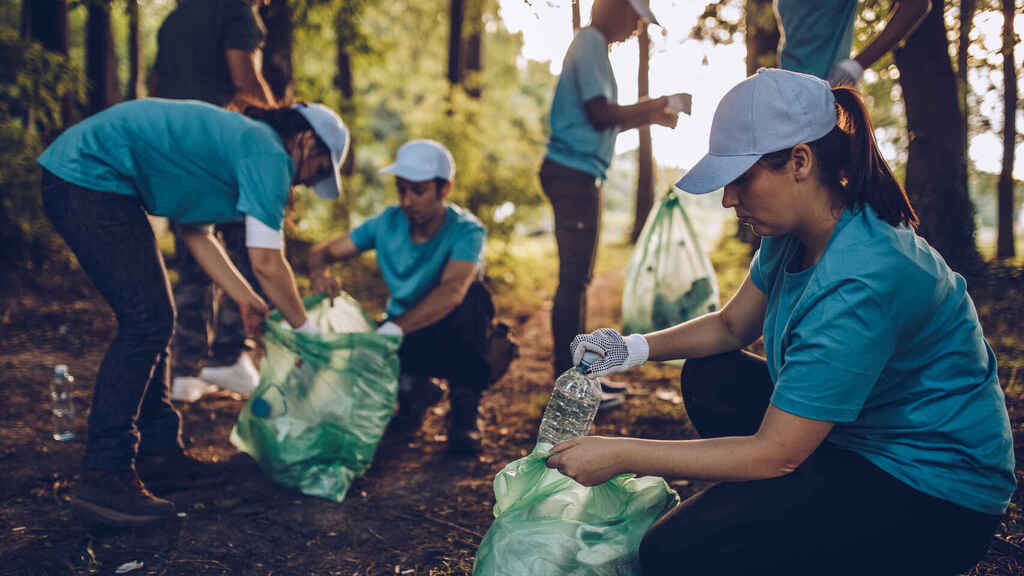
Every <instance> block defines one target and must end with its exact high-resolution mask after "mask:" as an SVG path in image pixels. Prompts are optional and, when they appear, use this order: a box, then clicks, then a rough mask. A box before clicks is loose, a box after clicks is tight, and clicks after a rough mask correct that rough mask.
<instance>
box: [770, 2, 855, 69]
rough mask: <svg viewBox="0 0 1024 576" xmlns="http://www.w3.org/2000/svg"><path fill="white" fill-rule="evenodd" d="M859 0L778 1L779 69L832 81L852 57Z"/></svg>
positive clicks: (776, 6) (776, 12) (776, 5)
mask: <svg viewBox="0 0 1024 576" xmlns="http://www.w3.org/2000/svg"><path fill="white" fill-rule="evenodd" d="M857 2H858V0H775V14H776V15H777V16H778V20H779V32H780V33H781V34H782V41H781V43H780V44H781V45H780V49H779V66H780V67H781V68H783V69H785V70H792V71H794V72H803V73H804V74H812V75H814V76H817V77H818V78H828V73H829V72H830V71H832V68H833V67H834V66H835V65H836V63H838V62H839V61H840V60H845V59H847V58H849V57H850V48H851V47H852V46H853V24H854V20H855V19H856V18H857Z"/></svg>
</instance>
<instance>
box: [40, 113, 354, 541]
mask: <svg viewBox="0 0 1024 576" xmlns="http://www.w3.org/2000/svg"><path fill="white" fill-rule="evenodd" d="M347 150H348V131H347V130H346V128H345V125H344V124H343V123H342V121H341V118H340V117H338V115H337V114H336V113H334V112H333V111H331V110H330V109H328V108H326V107H324V106H322V105H319V104H309V105H306V104H297V105H295V106H293V107H285V108H279V109H266V110H264V109H250V110H248V111H247V112H246V115H242V114H238V113H236V112H231V111H228V110H225V109H222V108H218V107H215V106H212V105H208V104H203V103H199V102H192V101H172V100H159V99H147V100H137V101H132V102H126V103H124V104H120V105H117V106H114V107H112V108H109V109H107V110H105V111H103V112H101V113H99V114H96V115H95V116H92V117H90V118H88V119H86V120H84V121H82V122H81V123H79V124H77V125H75V126H72V127H71V128H69V129H68V130H67V131H66V132H64V134H62V135H61V136H60V138H58V139H57V140H56V141H55V142H54V143H53V144H52V145H51V146H50V147H49V148H47V149H46V151H45V152H44V153H43V155H42V156H40V158H39V163H40V164H41V165H42V166H43V168H44V171H43V192H42V194H43V206H44V208H45V210H46V214H47V216H49V218H50V220H51V221H52V222H53V225H54V227H55V228H56V229H57V231H58V232H59V233H60V234H61V236H63V237H64V240H65V241H66V242H67V244H68V246H70V248H71V250H72V251H73V252H74V253H75V255H76V256H77V257H78V261H79V263H80V264H81V266H82V269H83V270H85V272H86V274H87V275H88V276H89V279H90V280H91V281H92V283H93V284H94V285H95V286H96V288H97V289H98V290H99V292H100V294H102V295H103V297H104V298H105V299H106V300H107V302H108V303H109V304H110V307H111V308H112V309H113V311H114V314H115V315H116V316H117V322H118V331H117V336H116V337H115V338H114V341H113V342H112V343H111V344H110V348H109V349H108V350H107V353H106V356H105V357H104V359H103V363H102V365H101V366H100V369H99V373H98V374H97V377H96V388H95V390H94V392H93V401H92V410H91V413H90V415H89V436H88V441H87V444H86V451H85V458H84V462H83V468H84V469H83V474H82V482H81V484H80V485H79V487H78V489H77V491H76V493H75V496H74V498H73V500H72V502H73V504H74V506H75V508H76V509H77V510H78V511H79V512H81V513H83V514H85V515H87V516H89V517H91V518H93V519H95V520H98V521H101V522H104V523H109V524H124V525H138V524H146V523H150V522H154V521H158V520H160V519H163V518H167V517H169V516H171V517H173V516H174V506H173V504H172V503H170V502H168V501H166V500H163V499H160V498H156V497H154V496H153V495H152V494H151V493H150V492H149V491H148V490H147V489H146V488H145V487H144V485H143V483H142V482H141V481H140V479H139V475H138V474H137V473H136V454H138V461H137V464H138V470H139V471H140V472H141V475H142V477H143V479H144V480H145V482H146V485H150V486H153V485H156V484H158V483H159V484H163V485H164V486H166V487H167V488H172V487H174V486H175V485H182V484H187V483H188V482H189V481H190V480H194V479H195V476H196V474H197V473H198V471H200V470H201V469H202V468H203V467H202V466H199V465H198V463H197V462H196V461H194V460H192V459H190V458H188V457H186V456H185V455H184V452H183V449H182V443H181V436H180V418H179V415H178V413H177V412H176V411H175V410H174V408H173V407H172V405H171V401H170V395H169V372H168V354H169V350H170V348H169V345H170V340H171V335H172V332H173V330H174V315H175V310H174V304H173V300H172V298H171V293H170V286H169V283H168V279H167V272H166V269H165V267H164V262H163V258H162V257H161V255H160V250H159V249H158V247H157V244H156V239H155V237H154V234H153V230H152V228H151V227H150V225H149V221H148V219H147V213H148V214H153V215H156V216H166V217H167V218H169V219H170V220H172V221H174V222H175V223H177V224H179V228H180V229H181V230H182V232H181V233H182V234H183V235H184V239H185V244H186V245H187V246H188V249H189V250H190V251H191V252H192V254H193V255H194V256H195V259H196V261H197V262H199V264H200V266H202V268H203V270H205V271H206V273H207V274H209V275H210V278H211V279H212V280H213V281H214V282H216V283H217V285H218V286H220V287H221V288H222V289H223V290H224V292H225V293H226V294H227V295H228V296H229V297H231V298H232V299H233V300H234V301H235V302H237V303H238V307H239V309H240V310H241V312H242V315H243V319H244V322H245V326H246V330H247V331H249V332H250V333H251V332H252V331H253V330H254V329H256V328H257V327H258V326H259V324H260V322H262V319H263V316H264V314H265V313H266V311H267V305H266V303H265V302H264V301H263V299H262V298H260V296H259V295H257V294H256V292H254V291H253V289H252V287H251V286H250V285H249V284H248V283H247V282H246V280H245V279H244V277H243V276H242V275H240V274H239V272H238V270H237V269H236V268H235V267H234V266H233V265H232V263H231V261H230V260H229V259H228V257H227V255H226V254H225V252H224V250H223V248H222V247H221V246H220V244H219V243H218V242H217V241H216V240H215V239H214V238H213V236H212V234H211V232H210V230H209V228H208V227H207V226H206V225H209V224H215V223H219V222H226V221H232V220H241V219H244V220H245V223H246V246H247V247H248V249H249V255H250V258H251V261H252V267H253V271H254V273H255V275H256V278H257V279H258V280H259V282H260V285H261V287H262V288H263V292H264V293H265V294H266V295H267V297H268V298H269V299H270V302H271V304H273V305H274V306H276V307H277V308H278V309H279V310H280V311H281V313H282V315H283V316H284V318H285V319H286V320H287V321H288V323H289V324H291V326H293V327H295V328H296V329H307V330H308V326H307V324H306V322H307V319H306V312H305V309H304V308H303V306H302V301H301V300H300V299H299V293H298V290H297V289H296V286H295V279H294V277H293V275H292V271H291V268H290V266H289V265H288V262H287V261H286V260H285V257H284V244H283V235H282V232H281V225H282V221H283V219H284V213H285V206H286V204H287V203H288V200H289V197H290V194H291V188H292V186H293V185H296V184H305V185H310V186H313V188H314V190H315V191H316V192H317V194H318V195H320V196H322V197H326V198H337V197H338V194H339V190H340V181H339V180H338V178H339V176H338V167H339V165H340V164H341V162H342V160H343V158H344V156H345V154H346V153H347Z"/></svg>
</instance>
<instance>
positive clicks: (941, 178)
mask: <svg viewBox="0 0 1024 576" xmlns="http://www.w3.org/2000/svg"><path fill="white" fill-rule="evenodd" d="M893 60H894V61H895V63H896V66H897V68H899V72H900V86H901V87H902V89H903V99H904V102H905V104H906V113H907V132H908V133H909V135H910V149H909V153H908V157H907V175H906V188H907V194H908V195H909V196H910V199H911V201H912V202H913V204H914V208H915V209H916V211H917V215H918V217H919V219H920V221H921V223H920V226H919V228H918V232H919V233H920V234H921V235H922V236H924V237H925V238H926V239H927V240H928V242H929V243H930V244H931V245H932V246H933V247H935V249H936V250H938V251H939V253H941V254H942V256H943V257H944V258H945V259H946V261H947V262H948V263H949V265H950V266H951V267H952V268H953V269H954V270H956V271H958V272H961V273H965V274H967V273H973V272H976V271H978V270H979V266H980V264H981V257H980V256H979V254H978V249H977V247H976V246H975V244H974V206H973V204H972V203H971V199H970V197H969V196H968V195H967V157H966V153H965V151H964V148H963V145H962V143H963V137H962V134H961V130H962V127H961V124H960V122H950V119H952V118H956V119H959V118H960V105H959V98H958V93H957V83H956V76H955V75H954V74H953V64H952V61H951V60H950V58H949V41H948V39H947V38H946V28H945V25H944V23H943V10H942V7H941V5H938V6H935V7H933V8H932V10H931V12H929V13H928V16H927V17H925V19H924V21H922V22H921V24H920V25H919V26H918V27H917V30H915V31H914V33H913V34H911V35H910V37H909V38H907V41H906V43H905V44H904V45H903V47H902V48H898V49H897V50H895V51H894V52H893Z"/></svg>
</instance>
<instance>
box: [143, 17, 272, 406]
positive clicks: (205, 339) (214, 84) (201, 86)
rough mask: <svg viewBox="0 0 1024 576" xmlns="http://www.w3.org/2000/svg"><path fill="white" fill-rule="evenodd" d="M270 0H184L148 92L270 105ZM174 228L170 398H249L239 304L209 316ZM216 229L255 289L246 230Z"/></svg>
mask: <svg viewBox="0 0 1024 576" xmlns="http://www.w3.org/2000/svg"><path fill="white" fill-rule="evenodd" d="M267 1H268V0H183V1H182V2H181V3H180V4H179V5H178V7H177V8H175V9H174V11H173V12H171V13H170V15H168V16H167V18H166V19H165V20H164V23H163V24H162V25H161V26H160V32H159V35H158V36H157V47H158V52H157V58H156V64H155V67H154V72H153V74H152V75H150V94H151V95H154V96H159V97H161V98H174V99H186V100H202V101H204V102H209V103H211V104H215V105H217V106H226V105H228V104H229V103H231V102H232V101H234V100H245V101H248V102H252V103H257V104H262V105H264V106H271V105H273V104H274V97H273V95H272V94H271V91H270V87H269V86H268V85H267V82H266V80H264V79H263V75H262V74H261V73H260V67H261V66H260V60H261V53H260V47H261V46H262V45H263V39H264V36H265V35H266V30H265V28H264V26H263V23H262V22H261V21H260V17H259V14H258V13H257V11H256V10H257V7H258V6H259V5H261V4H266V3H267ZM174 230H175V254H176V258H175V261H176V264H177V266H176V267H177V270H178V282H177V284H176V285H175V288H174V301H175V305H176V307H177V309H178V323H177V326H176V330H175V333H176V335H177V338H175V347H174V354H173V367H172V369H171V370H172V373H173V379H172V385H171V398H173V399H174V400H178V401H190V402H191V401H195V400H198V399H199V398H200V397H201V396H202V395H203V394H205V393H206V392H208V391H211V390H214V389H215V388H214V386H213V385H216V386H220V387H221V388H226V389H229V390H234V391H235V392H238V393H240V394H243V395H248V394H249V393H250V392H252V390H254V389H255V388H256V385H257V384H258V383H259V375H258V373H257V372H256V367H255V366H254V365H253V362H252V359H251V358H250V357H249V355H248V354H247V353H246V352H247V350H248V348H249V343H248V340H247V334H246V333H245V330H244V328H243V326H242V321H241V316H240V315H239V311H238V307H237V306H236V305H235V303H234V302H233V301H232V300H231V299H229V298H221V299H220V300H219V301H218V302H217V303H216V307H217V313H216V314H214V305H215V303H214V291H213V284H212V282H211V281H210V278H209V276H207V274H206V273H205V272H203V269H202V268H201V267H200V266H199V264H198V263H197V262H196V260H195V258H193V257H192V254H191V253H190V252H189V250H188V249H187V248H186V247H185V243H184V241H183V240H182V237H181V235H180V234H178V233H177V229H176V228H174ZM215 231H216V232H218V233H219V236H220V240H221V241H222V242H223V244H224V247H225V248H226V249H227V252H228V254H229V255H230V256H231V260H232V261H233V262H234V263H235V265H236V266H237V267H238V269H239V271H240V272H241V273H242V275H243V276H244V277H245V278H246V279H247V280H248V281H249V283H250V284H252V285H253V286H259V284H258V283H257V282H255V281H254V276H253V272H252V265H251V263H250V262H249V256H248V252H247V251H246V249H245V225H244V224H243V223H242V222H241V221H238V222H224V223H220V224H218V225H217V226H216V227H215ZM215 236H216V234H215ZM211 329H212V330H211ZM211 332H212V334H213V342H212V346H211V343H210V342H209V338H210V334H211ZM204 364H206V366H205V367H204Z"/></svg>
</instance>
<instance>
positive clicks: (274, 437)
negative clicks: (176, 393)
mask: <svg viewBox="0 0 1024 576" xmlns="http://www.w3.org/2000/svg"><path fill="white" fill-rule="evenodd" d="M305 305H306V311H307V316H308V317H309V319H310V321H311V322H312V323H313V325H315V326H317V327H318V328H319V329H320V333H319V334H314V335H310V334H300V333H298V332H295V331H293V330H291V329H289V328H287V327H284V326H282V325H281V316H280V313H278V312H274V313H273V314H271V316H270V318H269V320H268V321H267V324H266V332H265V333H264V337H263V340H264V343H265V347H266V355H265V356H264V358H263V361H262V362H261V363H260V384H259V387H257V388H256V391H255V392H254V393H253V394H252V396H251V397H250V398H249V401H248V402H246V404H245V406H244V407H243V408H242V411H241V413H240V414H239V416H238V422H237V423H236V424H235V428H234V430H232V431H231V443H232V444H234V445H235V446H236V447H237V448H238V449H239V450H241V451H242V452H247V453H248V454H250V455H251V456H252V457H253V458H254V459H255V460H256V461H257V462H259V464H260V466H261V467H262V468H263V471H264V472H265V473H266V474H267V475H268V476H269V477H270V478H271V479H272V480H274V481H275V482H277V483H279V484H282V485H284V486H288V487H291V488H295V489H297V490H299V491H300V492H302V493H304V494H309V495H311V496H321V497H324V498H329V499H331V500H335V501H338V502H340V501H342V500H343V499H344V498H345V493H346V492H347V491H348V488H349V486H350V485H351V484H352V481H353V480H354V479H355V478H357V477H359V476H361V475H362V474H363V473H364V472H365V471H366V469H367V468H368V467H369V466H370V464H371V463H372V461H373V455H374V452H375V451H376V449H377V444H378V443H379V442H380V439H381V436H383V435H384V430H385V428H386V427H387V424H388V421H389V420H390V419H391V416H392V415H393V413H394V409H395V404H396V402H397V394H398V347H399V344H400V340H399V338H395V337H391V336H381V335H379V334H376V333H375V332H373V331H371V326H372V324H371V322H370V321H369V320H368V319H367V318H366V316H365V315H364V314H363V312H362V309H361V308H360V306H359V304H358V303H357V302H356V301H355V300H353V299H352V298H350V297H348V296H347V295H342V296H339V297H337V298H335V299H334V301H333V304H332V303H331V301H330V300H328V299H326V298H325V297H323V296H320V297H315V298H311V299H308V300H307V301H306V302H305ZM297 360H298V362H297Z"/></svg>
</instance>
